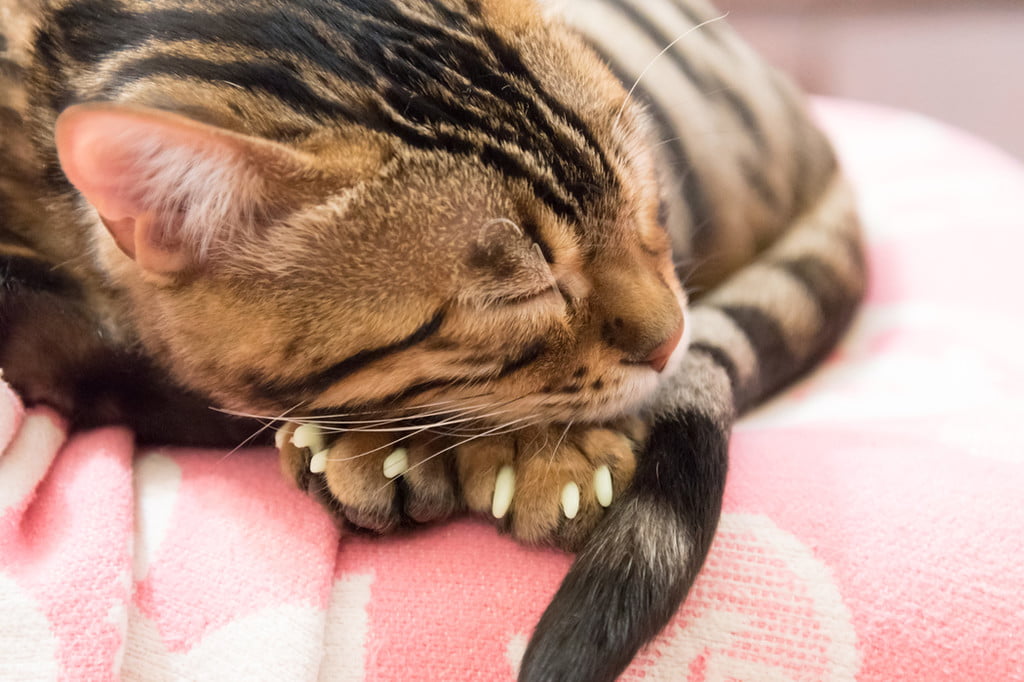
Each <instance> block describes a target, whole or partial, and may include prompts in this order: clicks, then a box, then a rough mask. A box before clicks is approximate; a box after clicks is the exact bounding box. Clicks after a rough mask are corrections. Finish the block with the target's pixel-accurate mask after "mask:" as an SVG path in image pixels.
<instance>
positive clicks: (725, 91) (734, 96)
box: [708, 82, 767, 149]
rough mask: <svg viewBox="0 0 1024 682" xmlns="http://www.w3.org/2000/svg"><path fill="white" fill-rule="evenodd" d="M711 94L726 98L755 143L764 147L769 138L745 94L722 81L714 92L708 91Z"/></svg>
mask: <svg viewBox="0 0 1024 682" xmlns="http://www.w3.org/2000/svg"><path fill="white" fill-rule="evenodd" d="M708 94H709V95H710V96H712V97H715V98H716V99H722V100H725V102H726V104H727V105H728V107H729V108H730V109H732V111H733V113H734V114H736V117H737V118H738V119H739V120H740V122H741V123H742V124H743V127H744V128H746V129H747V132H749V133H750V137H751V138H752V139H753V140H754V143H755V144H756V145H757V146H758V148H759V149H764V148H765V146H766V144H767V140H766V139H765V135H764V131H763V130H762V129H761V123H760V121H758V120H757V114H755V113H754V110H753V109H751V108H750V105H749V104H748V102H747V99H746V98H744V97H743V95H741V94H739V93H737V92H735V91H734V90H733V89H732V88H731V87H730V86H728V85H726V84H725V83H724V82H721V85H720V87H719V88H718V89H716V90H715V91H714V92H713V93H708Z"/></svg>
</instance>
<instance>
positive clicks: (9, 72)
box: [0, 57, 25, 81]
mask: <svg viewBox="0 0 1024 682" xmlns="http://www.w3.org/2000/svg"><path fill="white" fill-rule="evenodd" d="M0 77H2V78H7V79H10V80H16V81H20V80H21V79H22V78H24V77H25V69H24V68H23V67H22V66H21V64H18V63H17V62H13V61H11V60H10V59H5V58H3V57H0Z"/></svg>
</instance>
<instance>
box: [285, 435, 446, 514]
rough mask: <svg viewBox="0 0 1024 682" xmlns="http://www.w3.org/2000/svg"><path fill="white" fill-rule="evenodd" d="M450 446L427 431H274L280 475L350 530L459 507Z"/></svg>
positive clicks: (444, 439) (443, 439)
mask: <svg viewBox="0 0 1024 682" xmlns="http://www.w3.org/2000/svg"><path fill="white" fill-rule="evenodd" d="M450 445H451V443H450V441H449V440H448V439H447V438H445V437H441V436H437V435H435V434H429V433H427V434H417V435H414V436H406V437H403V436H402V435H401V434H396V433H375V432H360V431H348V432H345V433H342V434H328V433H325V432H324V431H323V430H321V429H320V428H318V427H317V426H315V425H312V424H306V425H302V426H299V425H296V424H286V425H285V426H284V427H282V428H281V429H280V430H279V431H278V433H277V447H278V450H279V451H280V462H281V469H282V471H283V472H284V474H285V475H286V476H287V477H289V478H290V479H292V480H293V481H295V483H296V485H298V487H299V488H300V489H302V490H306V491H308V492H309V493H310V494H312V495H313V496H314V497H315V498H317V499H318V500H320V502H321V503H323V504H324V506H325V507H326V508H327V509H328V510H329V511H330V512H331V513H332V514H334V515H335V516H336V517H337V518H339V519H340V520H342V521H343V522H344V523H347V524H348V525H349V526H350V527H353V528H356V529H361V530H368V531H372V532H375V533H387V532H390V531H392V530H395V529H397V528H399V527H405V526H410V525H414V524H418V523H426V522H429V521H438V520H441V519H444V518H447V517H448V516H450V515H452V514H453V513H455V512H456V511H459V510H461V509H462V504H461V501H460V498H459V494H458V493H459V484H458V481H457V479H456V471H455V467H454V464H453V460H452V456H451V454H450V452H451V450H450ZM445 455H448V456H445Z"/></svg>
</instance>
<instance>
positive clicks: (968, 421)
mask: <svg viewBox="0 0 1024 682" xmlns="http://www.w3.org/2000/svg"><path fill="white" fill-rule="evenodd" d="M816 108H817V109H818V111H819V114H820V118H821V120H822V121H823V124H824V125H825V126H826V128H827V129H828V131H829V132H830V134H831V135H832V137H833V138H834V140H835V141H836V144H837V146H838V148H839V151H840V154H841V157H842V159H843V162H844V164H845V166H846V168H847V169H848V171H849V173H850V175H851V176H852V178H853V179H854V182H855V184H856V186H857V187H858V189H859V192H860V201H861V205H862V207H863V215H864V218H865V222H866V228H867V231H868V234H869V240H870V264H871V269H872V284H871V288H870V291H869V293H868V298H867V303H866V306H865V308H864V310H863V312H862V313H861V314H860V316H859V317H858V318H857V320H856V321H855V323H854V325H853V328H852V330H851V332H850V334H849V335H848V337H847V338H846V339H845V340H844V342H843V344H842V346H841V347H840V348H839V349H838V350H837V351H836V352H835V353H833V354H832V355H831V357H830V358H829V360H828V361H827V363H826V364H825V365H824V366H823V367H821V368H820V369H819V370H818V371H816V372H815V373H814V374H812V375H811V376H810V377H808V378H806V379H805V380H804V381H802V382H801V383H800V384H799V385H797V386H795V387H794V388H792V389H791V390H789V391H788V392H786V393H785V394H783V395H782V396H780V397H779V398H778V399H776V400H775V401H774V402H772V403H771V404H769V405H766V406H764V407H762V408H761V409H759V410H757V411H756V412H754V413H752V414H750V415H749V416H747V417H746V418H744V419H743V420H742V421H741V422H740V424H739V425H738V427H737V428H736V432H735V437H734V439H733V442H732V446H731V471H730V475H729V482H728V486H727V490H726V496H725V510H724V514H723V517H722V522H721V526H720V529H719V532H718V536H717V539H716V541H715V544H714V547H713V549H712V551H711V554H710V557H709V558H708V562H707V565H706V567H705V569H704V572H703V573H702V574H701V576H700V578H699V579H698V581H697V583H696V585H695V586H694V588H693V592H692V594H691V596H690V599H689V601H688V602H687V603H686V605H685V606H684V608H683V609H682V610H681V611H680V612H679V614H678V615H677V616H676V618H675V619H674V620H673V622H672V623H671V624H670V625H669V627H668V628H667V629H666V630H665V631H664V633H663V634H662V635H661V636H660V637H659V638H658V639H657V640H656V641H655V642H654V643H652V644H651V645H650V646H649V647H648V648H647V649H646V650H645V651H643V652H642V654H641V655H640V656H639V658H638V659H637V660H636V661H635V663H634V665H633V666H632V667H631V668H630V670H629V671H628V672H627V673H626V675H625V677H624V679H627V680H639V679H644V680H683V679H686V680H729V679H735V680H757V681H759V682H760V681H764V680H854V679H856V680H878V681H880V682H881V681H888V680H907V679H922V680H944V679H945V680H1007V679H1018V680H1019V679H1024V678H1022V675H1024V673H1022V671H1024V654H1022V648H1021V646H1020V642H1021V641H1022V640H1024V620H1022V619H1021V616H1020V614H1021V613H1024V589H1022V586H1024V561H1022V559H1024V505H1022V504H1021V499H1022V494H1024V492H1022V491H1024V446H1022V441H1024V438H1022V436H1024V429H1022V428H1021V422H1022V416H1024V354H1022V352H1021V349H1024V316H1022V315H1021V313H1022V312H1024V304H1022V302H1021V297H1022V292H1024V286H1022V284H1024V281H1022V277H1021V272H1022V269H1024V268H1022V266H1021V254H1022V253H1024V231H1022V230H1021V229H1020V228H1021V222H1022V220H1024V219H1022V217H1021V216H1024V168H1022V166H1021V165H1020V164H1019V163H1017V162H1015V161H1013V160H1011V159H1010V158H1008V157H1007V156H1005V155H1003V154H1001V153H999V152H998V151H996V150H993V149H992V148H990V147H988V146H987V145H985V144H983V143H980V142H978V141H976V140H973V139H971V138H968V137H966V136H964V135H963V134H960V133H958V132H956V131H954V130H950V129H948V128H946V127H944V126H942V125H939V124H936V123H934V122H932V121H929V120H926V119H923V118H921V117H918V116H915V115H910V114H906V113H898V112H893V111H889V110H883V109H879V108H874V107H869V106H865V105H858V104H852V103H841V102H831V101H828V102H824V101H823V102H818V103H817V104H816ZM0 451H3V454H2V455H0V604H3V608H2V609H0V679H5V680H7V679H11V680H15V679H16V680H34V679H62V680H108V679H110V680H113V679H118V678H123V679H127V680H136V679H137V680H146V681H147V682H153V681H160V680H178V679H188V680H227V679H245V680H285V679H286V680H313V679H318V678H319V679H324V680H363V679H372V680H403V681H409V682H412V681H415V680H425V681H426V680H429V681H436V680H487V681H490V680H507V679H512V678H513V677H514V674H515V670H516V667H517V664H518V661H519V659H520V657H521V655H522V651H523V649H524V647H525V643H526V641H527V637H528V635H529V633H530V629H531V627H532V626H533V624H534V623H535V622H536V620H537V618H538V617H539V616H540V613H541V611H542V610H543V608H544V606H545V605H546V603H547V601H548V599H549V598H550V597H551V595H552V594H553V592H554V590H555V589H556V587H557V585H558V583H559V580H560V579H561V578H562V576H563V575H564V574H565V571H566V569H567V568H568V566H569V563H570V557H569V556H567V555H564V554H561V553H559V552H556V551H550V550H537V549H527V548H524V547H520V546H518V545H516V544H515V543H514V542H512V541H511V540H509V539H508V538H504V537H499V536H498V535H497V534H496V533H495V531H494V530H493V529H492V528H491V527H490V526H489V525H487V524H486V523H483V522H481V521H477V520H459V521H455V522H452V523H446V524H443V525H438V526H434V527H432V528H429V529H427V530H424V531H422V532H416V533H412V534H409V535H405V536H400V537H391V538H384V539H374V538H368V537H357V536H348V535H345V536H339V534H338V531H337V530H336V529H335V527H334V525H333V524H332V522H331V521H330V519H329V518H328V517H327V516H326V514H325V513H324V512H323V511H322V510H321V509H320V507H319V506H317V505H316V504H315V503H313V502H312V501H310V500H309V499H307V498H306V497H305V496H303V495H302V494H300V493H299V492H297V491H295V490H293V489H292V488H291V487H289V485H288V484H287V483H286V482H285V481H284V480H283V479H282V477H281V475H280V474H279V473H278V468H277V463H276V457H275V453H273V452H271V451H270V450H242V451H238V452H233V453H229V452H212V451H198V450H183V449H171V448H161V449H150V450H141V451H135V449H134V448H133V445H132V438H131V434H129V433H128V432H127V431H125V430H123V429H119V428H107V429H101V430H96V431H92V432H88V433H78V434H73V435H70V436H69V435H68V434H67V432H66V429H65V427H64V424H63V423H62V421H61V420H60V419H59V418H58V417H57V416H55V415H53V414H52V413H50V412H48V411H47V410H44V409H31V410H28V411H25V410H23V408H22V407H21V405H20V403H19V401H18V399H17V397H16V396H15V395H14V394H13V393H12V392H11V391H10V390H8V389H6V388H0Z"/></svg>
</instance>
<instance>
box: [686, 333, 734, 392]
mask: <svg viewBox="0 0 1024 682" xmlns="http://www.w3.org/2000/svg"><path fill="white" fill-rule="evenodd" d="M687 350H688V351H689V352H691V353H700V354H701V355H705V356H707V357H708V359H710V360H711V361H712V362H714V363H715V364H716V365H718V366H719V367H721V368H722V370H724V371H725V373H726V374H728V375H729V385H730V386H732V390H733V392H735V391H736V389H737V388H739V385H738V382H739V371H738V370H737V369H736V363H735V362H733V361H732V358H731V357H729V353H727V352H726V351H725V350H724V349H722V348H719V347H718V346H715V345H713V344H710V343H693V344H690V347H689V348H688V349H687Z"/></svg>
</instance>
